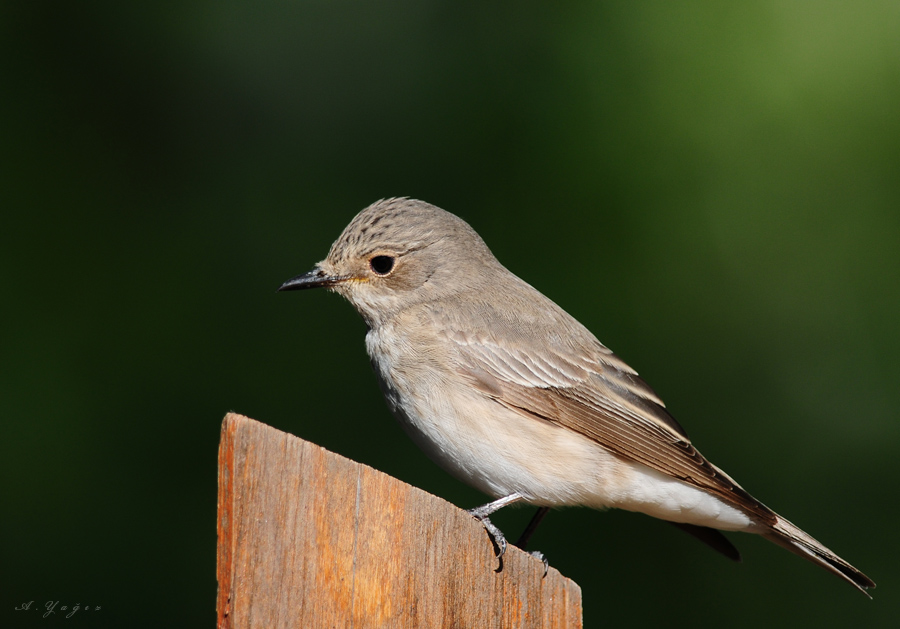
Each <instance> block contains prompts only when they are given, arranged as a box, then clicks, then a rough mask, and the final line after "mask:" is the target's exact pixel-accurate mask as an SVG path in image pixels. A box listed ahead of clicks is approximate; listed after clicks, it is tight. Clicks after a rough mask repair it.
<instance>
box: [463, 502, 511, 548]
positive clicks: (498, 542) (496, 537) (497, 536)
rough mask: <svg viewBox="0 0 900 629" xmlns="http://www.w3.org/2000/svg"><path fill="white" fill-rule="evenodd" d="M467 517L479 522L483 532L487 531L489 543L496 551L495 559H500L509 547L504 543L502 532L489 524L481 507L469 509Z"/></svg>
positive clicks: (489, 520)
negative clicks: (469, 516)
mask: <svg viewBox="0 0 900 629" xmlns="http://www.w3.org/2000/svg"><path fill="white" fill-rule="evenodd" d="M469 515H471V516H472V517H473V518H475V519H476V520H478V521H479V522H481V525H482V526H483V527H484V530H485V531H487V534H488V537H490V538H491V543H492V544H493V545H494V548H495V549H496V551H497V558H498V559H501V558H502V557H503V555H504V553H506V548H507V546H508V545H509V544H508V543H507V542H506V537H504V535H503V532H502V531H501V530H500V529H499V528H497V525H496V524H494V523H493V522H491V519H490V518H489V517H488V516H487V514H486V513H484V512H483V510H482V509H481V507H478V508H476V509H470V510H469Z"/></svg>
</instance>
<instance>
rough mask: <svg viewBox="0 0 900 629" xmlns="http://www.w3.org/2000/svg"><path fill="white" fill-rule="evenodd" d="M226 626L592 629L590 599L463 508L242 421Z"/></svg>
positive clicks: (230, 454)
mask: <svg viewBox="0 0 900 629" xmlns="http://www.w3.org/2000/svg"><path fill="white" fill-rule="evenodd" d="M218 534H219V545H218V570H217V572H218V581H219V594H218V605H217V612H218V621H219V622H218V626H219V627H222V628H226V627H228V628H231V627H234V628H245V627H261V628H267V629H268V628H274V627H339V628H342V627H390V628H404V627H435V628H444V627H478V628H483V627H497V628H501V627H502V628H506V627H544V628H548V629H549V628H563V627H581V626H582V621H581V589H580V588H579V587H578V585H577V584H575V583H574V582H573V581H571V580H569V579H566V578H565V577H563V576H562V575H561V574H560V573H559V572H558V571H556V570H555V569H553V568H550V571H549V572H548V574H547V576H546V577H543V576H542V575H543V572H544V568H543V564H542V563H541V562H540V561H538V560H537V559H535V558H533V557H531V556H530V555H528V554H526V553H523V552H522V551H520V550H519V549H517V548H515V547H512V546H510V548H509V550H508V551H507V553H506V555H505V557H504V562H503V570H502V571H501V572H499V573H497V572H495V568H496V567H497V559H496V558H495V557H494V552H493V548H492V546H491V543H490V541H489V540H488V538H487V535H486V534H485V532H484V529H483V528H482V526H481V524H479V523H478V522H476V521H475V520H474V519H473V518H472V517H471V516H469V515H468V514H467V513H466V512H465V511H462V510H461V509H458V508H457V507H455V506H453V505H451V504H450V503H448V502H446V501H444V500H441V499H440V498H437V497H436V496H432V495H430V494H428V493H426V492H424V491H422V490H420V489H417V488H415V487H412V486H411V485H407V484H406V483H403V482H401V481H399V480H397V479H395V478H393V477H390V476H387V475H386V474H383V473H381V472H378V471H377V470H374V469H372V468H370V467H367V466H365V465H362V464H360V463H356V462H354V461H351V460H349V459H347V458H344V457H342V456H340V455H337V454H334V453H332V452H329V451H327V450H325V449H324V448H321V447H319V446H317V445H315V444H312V443H309V442H307V441H303V440H302V439H299V438H297V437H294V436H292V435H288V434H286V433H283V432H281V431H278V430H276V429H274V428H271V427H269V426H266V425H264V424H260V423H259V422H256V421H253V420H252V419H248V418H246V417H243V416H241V415H236V414H233V413H232V414H229V415H227V416H226V417H225V421H224V422H223V424H222V438H221V443H220V447H219V513H218Z"/></svg>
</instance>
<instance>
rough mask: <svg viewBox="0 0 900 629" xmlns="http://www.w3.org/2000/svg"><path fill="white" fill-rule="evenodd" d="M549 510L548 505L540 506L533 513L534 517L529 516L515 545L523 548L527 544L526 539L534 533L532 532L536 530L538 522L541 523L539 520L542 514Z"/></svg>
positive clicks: (542, 517) (541, 518)
mask: <svg viewBox="0 0 900 629" xmlns="http://www.w3.org/2000/svg"><path fill="white" fill-rule="evenodd" d="M549 511H550V507H540V508H539V509H538V510H537V512H536V513H535V514H534V517H533V518H531V522H529V523H528V526H526V527H525V530H524V531H522V534H521V535H520V536H519V540H518V541H517V542H516V546H518V547H519V548H521V549H522V550H525V547H526V546H528V540H530V539H531V536H532V535H534V532H535V531H536V530H537V527H538V524H540V523H541V520H543V519H544V516H545V515H547V513H548V512H549Z"/></svg>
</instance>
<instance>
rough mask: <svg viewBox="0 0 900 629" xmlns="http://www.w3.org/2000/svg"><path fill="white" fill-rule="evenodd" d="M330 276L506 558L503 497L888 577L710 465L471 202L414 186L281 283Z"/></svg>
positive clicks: (410, 418) (398, 405)
mask: <svg viewBox="0 0 900 629" xmlns="http://www.w3.org/2000/svg"><path fill="white" fill-rule="evenodd" d="M317 287H323V288H326V289H328V290H329V291H332V292H335V293H338V294H339V295H341V296H343V297H344V298H346V299H347V300H348V301H349V302H350V303H351V304H352V305H353V306H354V307H355V308H356V310H357V311H358V312H359V314H360V315H361V316H362V319H363V320H364V322H365V324H366V327H367V332H366V339H365V341H366V349H367V352H368V355H369V358H370V360H371V363H372V367H373V369H374V372H375V375H376V379H377V381H378V384H379V386H380V388H381V390H382V393H383V394H384V396H385V398H386V400H387V403H388V406H389V408H390V410H391V411H392V412H393V414H394V415H395V417H396V418H397V420H398V421H399V422H400V424H401V426H402V427H403V428H404V430H405V431H406V432H407V434H408V435H409V436H410V437H411V438H412V440H413V441H414V442H415V443H416V444H417V445H418V446H419V447H420V448H421V449H422V450H423V451H424V452H425V453H426V454H427V455H428V456H429V457H430V458H431V459H432V460H433V461H434V462H436V463H437V464H438V465H439V466H440V467H442V468H443V469H444V470H446V471H447V472H449V473H450V474H452V475H453V476H455V477H457V478H458V479H460V480H461V481H463V482H465V483H467V484H469V485H471V486H473V487H475V488H476V489H478V490H480V491H481V492H483V493H484V494H486V495H488V496H490V497H491V498H493V500H492V501H491V502H489V503H487V504H485V505H482V506H480V507H477V508H475V509H472V510H470V511H469V513H471V514H472V515H473V516H474V517H475V518H477V519H478V520H479V521H481V523H482V524H483V525H484V527H485V529H486V530H487V532H488V535H489V536H490V538H491V540H492V542H493V543H494V545H495V546H496V553H497V556H498V557H500V558H501V562H502V555H503V552H504V551H505V550H506V547H507V542H506V539H505V537H504V536H503V533H502V531H500V529H499V528H498V527H496V526H495V525H494V524H493V523H492V522H491V521H490V517H489V516H490V515H491V514H492V513H494V512H495V511H497V510H498V509H500V508H501V507H504V506H507V505H510V504H515V503H520V504H529V505H533V506H536V507H538V508H539V511H538V514H537V515H536V517H535V520H534V521H533V522H532V526H530V527H529V529H532V530H533V526H536V524H537V522H539V520H540V517H542V516H543V514H545V513H546V512H547V510H548V509H550V508H558V507H566V506H584V507H589V508H594V509H599V510H605V509H610V508H618V509H623V510H627V511H633V512H639V513H644V514H647V515H649V516H652V517H655V518H659V519H661V520H665V521H668V522H670V523H672V524H674V525H676V526H678V527H679V528H682V529H683V530H685V531H686V532H688V533H690V534H691V535H693V536H695V537H697V538H698V539H700V540H701V541H703V542H705V543H707V544H708V545H710V546H711V547H713V548H714V549H716V550H718V551H719V552H721V553H722V554H724V555H725V556H727V557H729V558H731V559H735V560H739V559H740V555H739V553H738V552H737V550H736V549H735V547H734V545H733V544H732V543H731V542H730V540H728V539H727V538H726V537H725V536H724V535H723V534H722V532H721V531H735V532H738V531H740V532H747V533H753V534H757V535H761V536H762V537H764V538H765V539H767V540H769V541H771V542H774V543H775V544H778V545H779V546H781V547H783V548H785V549H787V550H789V551H791V552H792V553H794V554H796V555H799V556H800V557H803V558H805V559H807V560H809V561H811V562H812V563H815V564H817V565H819V566H821V567H822V568H824V569H825V570H828V571H829V572H832V573H833V574H835V575H837V576H838V577H840V578H841V579H844V580H845V581H847V582H848V583H850V584H851V585H853V586H854V587H856V588H857V589H859V590H860V591H861V592H863V593H864V594H866V595H867V596H869V594H868V592H867V590H868V589H869V588H874V587H875V583H874V582H873V581H872V580H871V579H870V578H869V577H867V576H866V575H864V574H863V573H862V572H860V571H859V570H857V569H856V568H854V567H853V566H852V565H850V564H849V563H847V562H846V561H844V560H843V559H841V558H840V557H838V556H837V555H836V554H835V553H833V552H832V551H831V550H829V549H828V548H826V547H825V546H824V545H823V544H821V543H820V542H818V541H817V540H815V539H814V538H813V537H811V536H810V535H809V534H807V533H806V532H804V531H803V530H801V529H800V528H798V527H797V526H795V525H794V524H792V523H791V522H789V521H788V520H787V519H785V518H783V517H782V516H780V515H778V514H777V513H775V512H774V511H773V510H771V509H769V508H768V507H766V506H765V505H764V504H763V503H761V502H760V501H759V500H757V499H756V498H754V497H753V496H751V495H750V494H749V493H748V492H747V491H745V490H744V489H743V488H742V487H741V486H740V485H739V484H738V483H737V482H736V481H734V480H733V479H732V478H731V477H730V476H729V475H728V474H726V473H725V472H724V471H722V470H721V469H720V468H718V467H716V466H715V465H713V464H712V463H710V462H709V461H708V460H707V459H706V458H705V457H704V456H703V455H702V454H701V453H700V452H699V451H698V450H697V448H696V447H695V446H694V445H693V443H692V442H691V440H690V439H689V438H688V436H687V433H686V432H685V430H684V429H683V428H682V426H681V425H680V424H679V423H678V422H677V421H676V420H675V419H674V418H673V417H672V415H671V414H670V413H669V411H668V409H667V408H666V406H665V404H664V403H663V401H662V400H661V399H660V398H659V396H657V394H656V393H655V392H654V391H653V389H651V388H650V386H648V385H647V383H646V382H644V380H643V379H642V378H641V377H640V376H639V375H638V373H637V372H636V371H635V370H634V369H632V368H631V367H630V366H629V365H628V364H626V363H625V362H624V361H623V360H622V359H620V358H619V357H618V356H617V355H616V354H614V353H613V352H612V351H611V350H609V349H608V348H607V347H606V346H604V345H603V344H602V343H601V342H600V341H599V340H597V338H596V337H595V336H594V335H593V334H592V333H591V332H590V331H589V330H588V329H587V328H586V327H584V326H583V325H582V324H581V323H579V322H578V321H577V320H576V319H575V318H574V317H572V316H571V315H569V314H568V313H567V312H566V311H565V310H563V309H562V308H561V307H560V306H558V305H557V304H556V303H554V302H553V301H551V300H550V299H549V298H547V297H546V296H544V295H543V294H542V293H540V292H539V291H538V290H537V289H535V288H533V287H532V286H531V285H530V284H528V283H526V282H525V281H524V280H522V279H520V278H519V277H517V276H516V275H514V274H513V273H512V272H510V271H509V270H507V269H506V267H504V266H503V265H502V264H501V263H500V262H499V261H498V260H497V258H496V257H495V256H494V255H493V253H492V252H491V250H490V249H489V248H488V246H487V245H486V244H485V242H484V241H483V240H482V239H481V237H480V236H479V235H478V234H477V233H476V231H475V230H474V229H473V228H472V227H470V226H469V224H468V223H466V222H465V221H464V220H462V219H461V218H459V217H457V216H456V215H454V214H451V213H450V212H447V211H445V210H442V209H440V208H438V207H436V206H434V205H431V204H429V203H426V202H424V201H420V200H416V199H411V198H408V197H397V198H389V199H382V200H380V201H377V202H375V203H373V204H372V205H370V206H368V207H367V208H365V209H364V210H362V211H361V212H360V213H359V214H357V215H356V216H355V217H354V218H353V219H352V220H351V221H350V223H349V224H348V225H347V227H346V228H345V229H344V231H343V232H342V233H341V235H340V236H339V237H338V239H337V240H336V241H335V242H334V244H333V245H332V246H331V249H330V250H329V252H328V255H327V257H326V258H325V259H324V260H322V261H321V262H319V263H317V264H316V265H315V266H314V268H313V269H312V270H311V271H309V272H308V273H304V274H302V275H298V276H296V277H293V278H292V279H290V280H288V281H286V282H284V283H283V284H282V285H281V286H280V287H279V288H278V290H279V291H292V290H302V289H310V288H317ZM523 539H524V538H523ZM520 545H523V544H520ZM537 555H538V556H539V557H541V558H543V557H542V556H541V555H540V554H539V553H537ZM544 561H545V573H546V559H544ZM501 566H502V563H501ZM869 597H870V598H871V596H869Z"/></svg>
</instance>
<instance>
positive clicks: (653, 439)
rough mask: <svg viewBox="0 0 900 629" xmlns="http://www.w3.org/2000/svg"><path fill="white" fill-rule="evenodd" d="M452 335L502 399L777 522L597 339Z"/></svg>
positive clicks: (468, 370) (462, 360)
mask: <svg viewBox="0 0 900 629" xmlns="http://www.w3.org/2000/svg"><path fill="white" fill-rule="evenodd" d="M573 321H574V320H573ZM445 323H447V322H446V321H445ZM582 329H583V328H582ZM585 332H586V331H585ZM444 334H445V335H446V338H447V339H448V340H452V341H453V343H455V344H457V345H458V348H459V350H460V351H459V352H458V353H457V355H458V357H459V358H458V361H459V370H460V372H461V373H462V374H463V375H464V377H466V378H467V379H468V380H469V381H470V383H471V384H472V386H474V387H477V388H478V389H479V390H481V391H482V392H483V393H485V394H486V395H488V396H489V397H491V398H492V399H494V400H495V401H496V402H498V403H499V404H502V405H503V406H505V407H507V408H510V409H513V410H515V411H518V412H520V413H522V414H524V415H527V416H530V417H533V418H535V419H537V420H544V421H549V422H551V423H554V424H557V425H559V426H563V427H565V428H568V429H569V430H573V431H575V432H577V433H580V434H582V435H584V436H586V437H588V438H589V439H591V440H593V441H594V442H596V443H597V444H599V445H600V446H602V447H604V448H606V449H607V450H610V451H611V452H614V453H616V454H617V455H619V456H621V457H622V458H624V459H626V460H630V461H635V462H638V463H642V464H643V465H646V466H647V467H650V468H652V469H654V470H657V471H659V472H662V473H663V474H666V475H668V476H672V477H674V478H677V479H680V480H682V481H684V482H686V483H689V484H691V485H693V486H695V487H698V488H700V489H703V490H705V491H708V492H710V493H712V494H714V495H716V496H718V497H720V498H722V499H724V500H725V501H726V502H727V503H729V504H733V505H735V506H736V507H738V508H740V509H742V510H744V511H746V512H748V513H749V514H751V517H753V518H754V520H756V521H757V522H758V523H760V524H767V523H768V524H772V523H774V521H775V518H776V516H775V514H774V513H773V512H772V511H771V510H770V509H768V508H767V507H765V506H764V505H762V504H761V503H760V502H758V501H757V500H756V499H754V498H753V497H752V496H750V494H748V493H747V492H746V491H744V490H743V489H742V488H741V487H740V486H739V485H738V484H737V483H736V482H735V481H734V480H732V479H731V478H730V477H729V476H728V475H727V474H725V473H724V472H723V471H722V470H720V469H719V468H717V467H716V466H714V465H712V464H711V463H710V462H709V461H707V460H706V459H705V458H704V457H703V455H701V454H700V453H699V452H698V451H697V449H696V448H695V447H694V446H693V445H692V444H691V442H690V440H689V439H688V437H687V435H686V434H685V432H684V430H683V429H682V428H681V426H679V425H678V423H677V422H676V421H675V420H674V419H673V418H672V416H671V415H669V413H668V412H667V411H666V409H665V407H664V405H663V403H662V401H661V400H660V399H659V398H658V397H657V396H656V394H655V393H654V392H653V390H652V389H651V388H650V387H649V386H648V385H647V384H646V383H645V382H644V381H643V380H642V379H641V378H640V377H638V375H637V373H636V372H635V371H634V370H633V369H631V368H630V367H629V366H628V365H627V364H625V363H624V362H623V361H622V360H621V359H619V358H618V357H617V356H615V354H613V353H612V352H611V351H610V350H608V349H607V348H606V347H604V346H603V345H601V344H600V343H599V341H596V339H594V338H593V336H590V341H591V343H590V346H589V347H585V346H584V343H582V344H581V345H580V347H578V348H573V347H572V346H565V345H563V344H560V343H554V342H552V340H551V339H542V342H541V343H540V344H539V345H540V347H541V352H540V353H536V352H535V351H534V350H533V349H531V348H533V347H534V344H533V343H526V344H520V343H516V342H515V341H516V339H515V337H512V340H511V341H510V342H503V343H499V342H497V341H496V340H495V339H494V338H491V337H490V336H485V335H478V334H473V333H469V332H462V331H460V330H459V329H458V328H457V329H456V330H454V329H453V328H452V327H451V328H449V329H448V328H447V327H445V328H444ZM587 334H589V333H587ZM505 340H506V339H505ZM523 346H528V347H529V348H530V349H529V350H527V351H526V350H525V349H523Z"/></svg>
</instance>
